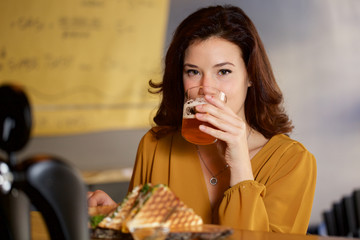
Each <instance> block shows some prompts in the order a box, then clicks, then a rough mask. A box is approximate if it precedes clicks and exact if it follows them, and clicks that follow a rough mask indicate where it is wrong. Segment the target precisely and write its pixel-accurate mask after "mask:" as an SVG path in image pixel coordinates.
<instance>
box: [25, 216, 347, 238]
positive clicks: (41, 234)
mask: <svg viewBox="0 0 360 240" xmlns="http://www.w3.org/2000/svg"><path fill="white" fill-rule="evenodd" d="M31 239H34V240H50V237H49V234H48V231H47V228H46V225H45V223H44V220H43V218H42V216H41V214H40V213H39V212H31ZM224 240H349V238H340V237H324V236H317V235H295V234H283V233H269V232H254V231H243V230H235V231H234V233H233V234H232V235H231V236H229V237H227V238H226V239H224Z"/></svg>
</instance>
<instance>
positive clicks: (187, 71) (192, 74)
mask: <svg viewBox="0 0 360 240" xmlns="http://www.w3.org/2000/svg"><path fill="white" fill-rule="evenodd" d="M186 74H187V75H188V76H195V75H198V74H199V71H197V70H195V69H189V70H186Z"/></svg>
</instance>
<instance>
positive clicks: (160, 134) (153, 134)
mask: <svg viewBox="0 0 360 240" xmlns="http://www.w3.org/2000/svg"><path fill="white" fill-rule="evenodd" d="M175 132H176V131H172V130H171V129H170V128H169V127H159V126H155V127H152V128H151V129H149V130H148V131H147V132H146V133H145V135H144V136H143V137H142V139H141V141H142V142H146V143H158V142H167V141H168V140H169V138H172V136H173V135H174V133H175Z"/></svg>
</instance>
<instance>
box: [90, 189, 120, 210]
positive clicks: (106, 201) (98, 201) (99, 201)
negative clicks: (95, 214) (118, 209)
mask: <svg viewBox="0 0 360 240" xmlns="http://www.w3.org/2000/svg"><path fill="white" fill-rule="evenodd" d="M87 199H88V206H89V207H96V206H106V205H116V202H115V201H114V200H112V199H111V197H110V196H109V195H107V194H106V193H105V192H104V191H102V190H95V191H94V192H88V193H87Z"/></svg>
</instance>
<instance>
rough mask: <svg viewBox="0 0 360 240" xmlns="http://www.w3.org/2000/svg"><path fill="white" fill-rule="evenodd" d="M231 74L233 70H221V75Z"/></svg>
mask: <svg viewBox="0 0 360 240" xmlns="http://www.w3.org/2000/svg"><path fill="white" fill-rule="evenodd" d="M229 73H231V70H229V69H221V70H220V71H219V75H227V74H229Z"/></svg>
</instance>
